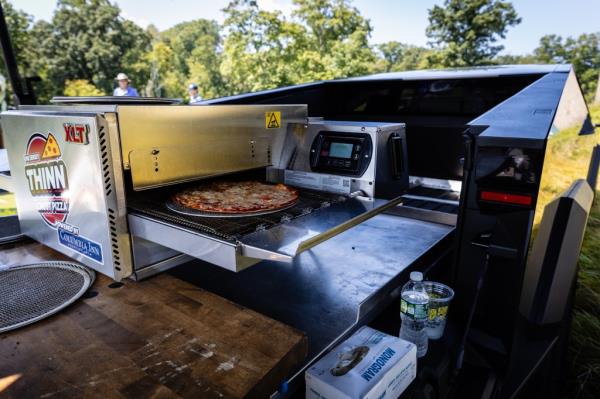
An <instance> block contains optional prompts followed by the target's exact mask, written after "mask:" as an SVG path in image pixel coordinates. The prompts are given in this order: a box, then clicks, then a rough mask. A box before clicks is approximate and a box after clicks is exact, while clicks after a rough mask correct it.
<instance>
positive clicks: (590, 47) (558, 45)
mask: <svg viewBox="0 0 600 399" xmlns="http://www.w3.org/2000/svg"><path fill="white" fill-rule="evenodd" d="M534 55H535V56H536V58H537V59H538V60H539V62H544V63H570V64H572V65H573V69H574V70H575V73H576V74H577V78H578V79H579V83H580V84H581V88H582V90H583V92H584V94H585V95H586V97H587V98H588V99H590V100H591V97H592V96H593V94H594V91H595V90H596V87H597V84H598V73H600V32H599V33H584V34H581V35H579V37H577V38H572V37H567V38H566V39H563V38H562V37H561V36H557V35H546V36H543V37H542V38H541V39H540V45H539V46H538V47H537V48H536V49H535V50H534Z"/></svg>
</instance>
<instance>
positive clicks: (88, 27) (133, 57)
mask: <svg viewBox="0 0 600 399" xmlns="http://www.w3.org/2000/svg"><path fill="white" fill-rule="evenodd" d="M119 14H120V10H119V8H118V7H117V6H116V5H113V4H112V3H111V2H110V1H109V0H59V1H58V4H57V8H56V10H55V12H54V15H53V17H52V22H51V23H47V22H45V21H40V22H38V23H36V24H35V26H34V28H33V30H32V35H33V36H34V37H36V38H37V40H38V42H37V43H36V47H37V57H36V59H37V63H36V65H37V70H38V71H41V73H42V74H43V75H44V76H43V77H44V78H45V79H44V80H46V81H47V82H48V83H49V84H50V86H51V91H52V94H53V95H56V94H60V93H62V91H63V88H64V83H65V82H66V81H67V80H74V79H85V80H87V81H89V82H91V83H92V84H93V85H94V86H96V87H98V88H99V89H100V90H101V91H103V92H112V88H113V84H114V81H113V79H114V77H115V76H116V74H117V73H118V72H125V73H127V74H128V75H130V78H131V79H132V81H133V82H134V84H139V83H143V82H146V81H147V80H148V72H149V71H148V69H147V68H146V69H143V68H139V65H138V68H136V61H137V60H139V59H140V58H141V57H142V54H144V53H145V52H146V51H147V49H148V48H149V45H150V37H149V35H148V34H147V33H146V32H144V30H143V29H141V28H140V27H138V26H137V25H136V24H134V23H133V22H131V21H127V20H124V19H123V18H121V17H120V16H119Z"/></svg>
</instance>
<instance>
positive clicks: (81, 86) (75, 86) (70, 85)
mask: <svg viewBox="0 0 600 399" xmlns="http://www.w3.org/2000/svg"><path fill="white" fill-rule="evenodd" d="M64 94H65V96H69V97H73V96H84V97H87V96H105V95H106V94H105V93H104V92H102V91H100V90H98V89H97V88H96V86H94V85H93V84H91V83H90V82H88V81H87V80H85V79H75V80H67V81H66V82H65V90H64Z"/></svg>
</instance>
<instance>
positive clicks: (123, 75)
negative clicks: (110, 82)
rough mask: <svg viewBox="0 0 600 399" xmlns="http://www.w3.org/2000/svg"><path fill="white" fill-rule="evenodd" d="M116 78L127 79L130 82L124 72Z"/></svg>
mask: <svg viewBox="0 0 600 399" xmlns="http://www.w3.org/2000/svg"><path fill="white" fill-rule="evenodd" d="M115 80H126V81H128V82H129V78H128V77H127V75H125V74H124V73H123V72H121V73H120V74H118V75H117V77H116V78H115Z"/></svg>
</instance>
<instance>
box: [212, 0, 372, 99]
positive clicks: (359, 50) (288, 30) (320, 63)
mask: <svg viewBox="0 0 600 399" xmlns="http://www.w3.org/2000/svg"><path fill="white" fill-rule="evenodd" d="M293 3H294V6H295V9H294V11H293V13H292V18H291V19H286V18H285V17H284V16H283V15H282V14H281V13H280V12H278V11H273V12H270V11H264V10H261V9H260V8H259V7H258V4H257V2H256V1H254V0H233V1H231V2H230V3H229V5H228V6H227V7H226V8H225V9H224V10H223V11H224V12H225V15H226V19H225V23H224V28H225V31H226V34H227V36H226V38H225V41H224V45H223V59H222V64H221V73H222V75H223V79H224V82H225V84H226V86H227V90H228V91H229V92H230V93H241V92H247V91H256V90H261V89H269V88H274V87H278V86H284V85H291V84H297V83H302V82H308V81H315V80H323V79H333V78H338V77H346V76H356V75H362V74H366V73H369V72H372V71H374V65H375V61H376V56H375V53H374V51H373V50H372V49H371V47H370V46H369V43H368V39H369V36H370V34H371V31H372V28H371V26H370V24H369V21H368V20H366V19H364V18H363V17H362V16H361V15H360V12H359V11H358V10H357V9H356V8H354V7H351V6H350V5H349V2H348V1H347V0H334V1H331V0H294V2H293Z"/></svg>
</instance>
